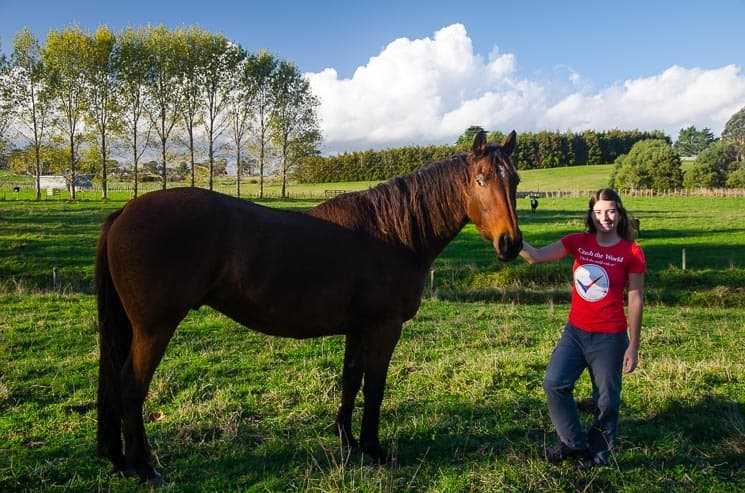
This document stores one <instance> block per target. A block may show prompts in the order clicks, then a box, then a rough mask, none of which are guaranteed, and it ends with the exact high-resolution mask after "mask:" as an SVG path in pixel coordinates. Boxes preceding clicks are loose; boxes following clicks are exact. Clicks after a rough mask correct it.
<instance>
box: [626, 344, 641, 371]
mask: <svg viewBox="0 0 745 493" xmlns="http://www.w3.org/2000/svg"><path fill="white" fill-rule="evenodd" d="M638 364H639V350H638V349H637V348H635V347H632V346H629V347H628V349H626V353H625V354H624V355H623V372H624V373H631V372H632V371H634V370H635V369H636V367H637V365H638Z"/></svg>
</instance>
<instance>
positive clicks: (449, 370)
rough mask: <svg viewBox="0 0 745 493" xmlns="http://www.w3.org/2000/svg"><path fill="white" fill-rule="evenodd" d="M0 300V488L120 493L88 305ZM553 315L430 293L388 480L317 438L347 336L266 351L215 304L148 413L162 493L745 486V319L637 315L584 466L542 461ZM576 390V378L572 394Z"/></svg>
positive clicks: (171, 355)
mask: <svg viewBox="0 0 745 493" xmlns="http://www.w3.org/2000/svg"><path fill="white" fill-rule="evenodd" d="M0 303H2V306H3V307H4V308H3V318H2V320H1V321H0V347H2V348H3V351H2V352H0V368H2V369H3V370H2V376H0V411H1V412H0V490H3V491H40V490H42V491H50V490H57V489H67V490H72V491H91V490H96V489H103V490H111V491H130V490H132V489H133V488H134V487H135V482H134V480H129V479H121V478H110V477H109V476H108V470H109V466H108V465H107V464H105V463H103V462H99V461H97V460H96V459H95V458H94V454H95V448H94V436H95V411H93V410H91V409H92V406H93V402H94V400H95V386H96V368H97V342H96V334H95V324H94V313H95V303H94V300H93V298H92V297H90V296H86V295H80V294H74V295H63V296H56V295H48V294H36V295H22V296H16V295H7V294H6V295H0ZM42 308H43V309H42ZM565 317H566V306H565V305H552V304H547V305H527V306H520V305H512V304H491V303H451V302H444V301H433V300H426V301H425V302H424V304H423V306H422V308H421V310H420V312H419V314H418V315H417V316H416V317H415V318H414V319H413V320H412V321H410V322H408V323H407V324H406V326H405V327H404V333H403V336H402V339H401V342H400V343H399V347H398V348H397V350H396V352H395V354H394V358H393V361H392V363H391V369H390V373H389V381H388V387H387V394H386V398H385V400H384V403H383V409H382V426H381V437H382V440H383V442H384V445H386V446H387V447H389V448H390V449H391V450H393V451H395V453H396V455H397V457H398V459H399V467H397V468H379V467H377V466H373V465H371V464H369V463H367V462H361V461H360V458H359V457H358V456H351V457H349V458H348V461H345V460H344V458H343V456H342V454H341V452H340V450H339V447H338V439H337V438H336V436H334V434H333V433H332V431H331V429H330V428H329V425H330V424H331V423H332V421H333V418H334V413H335V410H336V407H337V406H338V401H339V398H340V388H339V387H340V383H339V368H340V365H341V359H342V352H343V342H342V339H341V338H338V337H333V338H321V339H313V340H308V341H296V340H287V339H278V338H269V337H266V336H263V335H260V334H258V333H255V332H251V331H248V330H246V329H244V328H242V327H240V326H238V325H237V324H235V323H234V322H232V321H230V320H229V319H227V318H225V317H224V316H222V315H220V314H218V313H216V312H214V311H212V310H208V309H202V310H200V311H198V312H195V313H192V314H191V315H190V316H189V317H188V318H187V320H186V321H184V323H182V325H181V326H180V328H179V330H177V331H176V334H175V336H174V339H173V340H172V342H171V345H170V346H169V350H168V352H167V353H166V357H165V358H164V361H163V362H162V364H161V366H160V368H159V369H158V372H157V373H156V377H155V379H154V381H153V384H152V387H151V393H150V397H149V399H148V401H147V402H146V409H145V416H146V418H147V421H148V422H147V423H146V427H147V430H148V433H149V436H150V441H151V443H152V445H153V446H154V449H155V452H156V454H157V456H158V459H159V460H160V462H161V464H162V471H163V472H164V474H165V478H166V481H167V485H166V486H165V487H163V490H165V491H236V490H240V491H278V492H284V491H350V492H351V491H391V492H399V491H412V492H414V491H435V492H438V491H441V492H446V491H447V492H452V491H493V492H497V491H662V490H667V491H736V490H738V489H742V488H743V487H745V473H744V469H743V467H744V466H745V463H744V462H743V457H745V422H744V421H743V413H744V412H745V402H743V396H744V395H745V363H743V360H742V357H741V355H742V351H743V350H744V349H745V347H743V342H742V341H745V314H744V313H743V311H742V310H735V309H712V308H702V309H693V308H683V309H680V308H677V307H664V306H653V307H650V308H649V309H648V310H647V312H646V323H645V330H644V333H643V346H642V352H641V366H640V368H639V369H638V370H637V371H636V372H635V373H633V374H631V375H629V376H627V377H626V379H625V381H624V382H625V387H624V393H623V401H624V402H623V409H622V417H621V422H620V430H621V432H620V437H619V444H618V446H617V449H616V452H615V456H614V457H613V461H612V464H611V465H610V466H609V467H607V468H605V469H601V470H595V471H592V472H590V473H580V472H578V471H576V470H575V469H574V468H573V467H572V466H571V465H570V464H565V465H562V466H560V467H554V466H551V465H549V464H546V463H544V462H543V461H541V460H540V459H538V454H539V451H540V449H541V447H542V446H543V445H544V443H547V442H549V443H550V442H553V441H554V439H555V438H554V434H553V431H552V429H551V424H550V421H549V419H548V416H547V413H546V409H545V402H544V398H543V395H542V390H541V380H542V378H543V371H544V368H545V364H546V362H547V361H548V357H549V354H550V351H551V349H552V347H553V344H554V343H555V340H556V338H557V337H558V334H559V330H560V328H561V326H562V323H563V320H564V319H565ZM702 328H705V330H702ZM589 392H590V388H589V381H588V379H587V378H586V376H583V378H582V379H581V380H580V382H579V384H578V387H577V395H578V396H580V397H582V396H587V395H589ZM360 411H361V409H358V412H357V414H356V417H355V420H357V419H359V413H360ZM585 418H586V419H589V416H585ZM355 424H357V421H356V422H355ZM143 489H145V488H143Z"/></svg>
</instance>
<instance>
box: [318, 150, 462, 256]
mask: <svg viewBox="0 0 745 493" xmlns="http://www.w3.org/2000/svg"><path fill="white" fill-rule="evenodd" d="M465 179H466V173H465V168H464V164H463V163H461V162H459V161H457V160H455V159H453V160H450V161H446V162H441V163H437V164H436V165H434V166H431V167H428V168H424V169H421V170H419V171H417V172H415V173H412V174H410V175H407V176H405V177H403V178H394V179H393V180H390V181H388V182H386V183H384V184H382V185H378V187H376V188H374V189H371V190H367V191H364V192H357V193H352V194H346V195H342V196H339V197H336V198H334V199H331V200H329V201H327V202H324V203H322V204H320V205H319V206H317V207H315V208H314V209H311V210H310V211H308V213H309V214H311V215H313V216H316V217H319V218H323V219H326V220H328V221H332V222H334V223H336V224H339V225H340V226H342V227H345V228H349V229H354V230H357V231H363V232H364V233H366V234H368V235H370V236H372V237H374V238H376V239H379V240H382V241H385V242H386V243H390V244H397V245H400V246H401V247H403V248H405V249H407V250H410V251H411V252H413V253H414V254H415V255H416V256H417V257H419V258H420V259H421V260H422V262H423V263H424V264H426V265H429V264H431V263H432V262H433V261H434V259H435V258H436V257H437V256H438V255H439V254H440V253H441V252H442V250H443V249H444V248H445V247H446V246H447V245H448V243H450V242H451V241H452V240H453V238H455V236H456V235H457V234H458V233H459V232H460V230H461V229H463V226H465V224H466V223H467V222H468V215H467V205H466V198H465V187H466V184H465Z"/></svg>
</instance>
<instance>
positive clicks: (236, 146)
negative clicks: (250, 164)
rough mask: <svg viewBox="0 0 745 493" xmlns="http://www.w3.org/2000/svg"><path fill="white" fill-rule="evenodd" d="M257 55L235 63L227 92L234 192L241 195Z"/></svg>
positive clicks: (251, 114)
mask: <svg viewBox="0 0 745 493" xmlns="http://www.w3.org/2000/svg"><path fill="white" fill-rule="evenodd" d="M257 58H258V57H257V56H255V55H249V56H247V57H246V58H243V59H242V60H241V61H240V62H238V64H237V65H236V67H235V69H234V70H233V72H232V73H231V75H232V77H233V81H232V82H231V83H230V91H229V92H228V94H227V98H228V106H227V113H228V116H227V120H228V125H229V128H230V139H231V141H232V146H233V150H234V152H235V169H236V172H235V193H236V195H237V196H238V197H240V196H241V178H242V175H243V159H242V153H243V148H244V145H245V141H246V138H247V137H248V133H249V130H250V128H251V120H252V118H253V117H254V113H253V107H254V99H255V97H256V95H255V94H254V84H253V80H252V78H251V74H252V72H253V70H254V67H253V64H254V63H255V62H256V60H257Z"/></svg>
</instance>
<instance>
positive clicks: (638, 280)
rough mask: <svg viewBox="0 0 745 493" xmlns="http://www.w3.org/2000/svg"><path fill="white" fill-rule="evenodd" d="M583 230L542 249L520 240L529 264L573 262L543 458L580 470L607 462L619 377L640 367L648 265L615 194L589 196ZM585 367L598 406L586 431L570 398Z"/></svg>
mask: <svg viewBox="0 0 745 493" xmlns="http://www.w3.org/2000/svg"><path fill="white" fill-rule="evenodd" d="M585 225H586V232H584V233H573V234H569V235H566V236H564V237H563V238H562V239H561V240H559V241H557V242H556V243H552V244H550V245H548V246H545V247H543V248H534V247H533V246H531V245H529V244H528V243H526V242H523V249H522V251H521V252H520V255H521V256H522V257H523V258H524V259H525V260H527V261H528V262H530V263H540V262H551V261H554V260H558V259H560V258H562V257H564V256H566V255H572V256H573V257H574V266H573V269H572V270H573V272H574V276H573V278H574V283H573V284H574V287H573V289H572V304H571V307H570V309H569V319H568V321H567V323H566V325H565V327H564V331H563V334H562V336H561V339H560V340H559V342H558V344H557V345H556V348H555V349H554V352H553V354H552V355H551V360H550V362H549V364H548V369H547V370H546V377H545V379H544V380H543V389H544V391H545V393H546V400H547V402H548V409H549V414H550V416H551V421H552V423H553V424H554V426H555V427H556V431H557V433H558V435H559V442H558V443H556V444H555V445H553V446H550V447H548V448H546V449H545V450H544V457H545V458H546V459H547V460H549V461H550V462H553V463H559V462H561V461H562V460H564V459H568V458H579V459H580V461H581V462H580V467H581V468H590V467H593V466H596V465H604V464H607V462H608V459H609V457H610V451H611V449H612V448H613V444H614V442H615V439H616V433H617V430H616V428H617V424H618V410H619V407H620V404H621V374H622V373H631V372H632V371H634V369H635V368H636V365H637V363H638V362H639V335H640V332H641V325H642V305H643V294H644V272H645V271H646V260H645V258H644V253H643V252H642V249H641V247H640V246H639V245H638V244H637V243H635V242H634V241H633V234H634V231H633V229H632V228H631V226H630V223H629V217H628V214H627V213H626V210H625V209H624V208H623V205H622V204H621V198H620V197H619V196H618V194H617V193H616V192H614V191H613V190H610V189H607V188H604V189H602V190H599V191H598V192H596V193H595V194H593V196H592V197H591V198H590V206H589V209H588V211H587V217H586V219H585ZM626 287H628V320H627V318H626V314H625V313H624V300H623V295H624V288H626ZM585 368H587V369H588V371H589V373H590V379H591V380H592V397H593V401H594V404H595V420H594V422H593V423H592V425H591V426H590V428H589V429H588V430H587V431H585V430H584V429H583V428H582V425H581V424H580V420H579V413H578V410H577V405H576V403H575V401H574V396H573V393H572V391H573V389H574V384H575V382H576V381H577V379H578V378H579V376H580V374H581V373H582V372H583V371H584V369H585Z"/></svg>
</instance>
